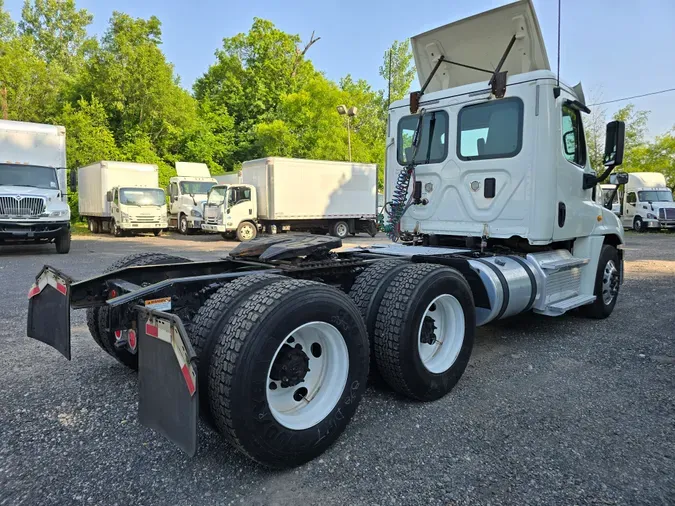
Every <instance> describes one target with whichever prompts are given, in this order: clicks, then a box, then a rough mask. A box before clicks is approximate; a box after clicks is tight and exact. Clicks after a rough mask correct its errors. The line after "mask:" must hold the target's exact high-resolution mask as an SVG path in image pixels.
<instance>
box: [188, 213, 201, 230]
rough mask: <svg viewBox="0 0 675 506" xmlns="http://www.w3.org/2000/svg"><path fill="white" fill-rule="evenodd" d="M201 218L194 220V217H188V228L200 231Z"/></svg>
mask: <svg viewBox="0 0 675 506" xmlns="http://www.w3.org/2000/svg"><path fill="white" fill-rule="evenodd" d="M203 221H204V220H203V218H196V217H194V216H188V228H196V229H199V230H201V229H202V222H203Z"/></svg>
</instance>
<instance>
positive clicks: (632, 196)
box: [626, 192, 637, 205]
mask: <svg viewBox="0 0 675 506" xmlns="http://www.w3.org/2000/svg"><path fill="white" fill-rule="evenodd" d="M626 202H628V203H629V204H632V205H635V204H636V203H637V197H636V195H635V192H630V193H629V194H628V195H626Z"/></svg>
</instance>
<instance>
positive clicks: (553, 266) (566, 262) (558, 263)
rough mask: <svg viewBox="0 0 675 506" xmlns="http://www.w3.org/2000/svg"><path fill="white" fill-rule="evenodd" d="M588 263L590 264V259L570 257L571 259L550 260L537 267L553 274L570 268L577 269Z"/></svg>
mask: <svg viewBox="0 0 675 506" xmlns="http://www.w3.org/2000/svg"><path fill="white" fill-rule="evenodd" d="M588 262H590V259H588V258H576V257H571V258H561V259H557V260H551V261H548V262H542V263H540V264H539V266H540V267H541V268H542V269H544V270H545V271H550V272H555V271H561V270H564V269H571V268H572V267H579V266H582V265H586V264H587V263H588Z"/></svg>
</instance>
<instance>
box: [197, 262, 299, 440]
mask: <svg viewBox="0 0 675 506" xmlns="http://www.w3.org/2000/svg"><path fill="white" fill-rule="evenodd" d="M284 279H288V278H285V277H284V276H278V275H274V274H261V275H253V276H242V277H241V278H237V279H235V280H234V281H232V282H230V283H228V284H226V285H225V286H223V287H221V288H219V289H218V290H217V291H216V292H215V293H213V294H212V295H211V296H210V297H209V298H208V299H207V300H206V301H205V302H204V304H203V305H202V306H201V307H200V308H199V311H198V312H197V314H196V315H195V317H194V320H193V321H192V325H191V326H190V332H189V333H190V341H191V343H192V346H193V348H194V350H195V353H196V354H197V359H198V360H199V368H198V369H197V374H198V375H199V380H198V383H199V408H200V411H201V414H202V418H203V419H204V421H205V422H207V423H208V424H209V425H211V426H212V427H213V426H215V423H214V422H213V417H212V416H211V410H210V408H209V396H208V392H209V390H208V385H209V369H210V365H211V354H212V353H213V346H214V344H215V342H216V340H217V338H218V336H219V335H220V334H221V333H222V331H223V327H224V326H226V325H227V322H228V319H229V318H230V317H231V316H232V314H233V313H234V311H235V309H237V308H238V307H239V306H240V305H241V304H242V302H244V301H245V300H246V299H247V298H248V296H249V295H250V294H252V293H253V292H256V291H258V290H259V289H261V288H263V287H265V286H267V285H270V284H272V283H275V282H277V281H282V280H284Z"/></svg>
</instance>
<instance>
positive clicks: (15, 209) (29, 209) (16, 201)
mask: <svg viewBox="0 0 675 506" xmlns="http://www.w3.org/2000/svg"><path fill="white" fill-rule="evenodd" d="M44 211H45V199H44V198H42V197H23V196H21V195H17V196H16V197H15V196H11V197H0V216H21V217H24V216H25V217H30V218H37V217H38V216H40V215H41V214H42V213H43V212H44Z"/></svg>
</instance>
